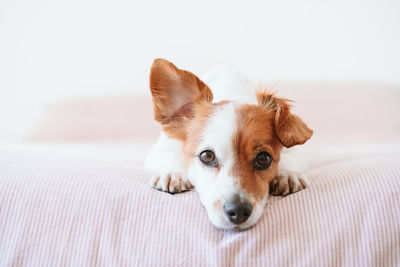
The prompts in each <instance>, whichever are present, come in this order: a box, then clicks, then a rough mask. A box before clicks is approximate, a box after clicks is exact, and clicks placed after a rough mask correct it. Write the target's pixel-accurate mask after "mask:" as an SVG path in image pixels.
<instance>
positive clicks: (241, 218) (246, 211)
mask: <svg viewBox="0 0 400 267" xmlns="http://www.w3.org/2000/svg"><path fill="white" fill-rule="evenodd" d="M252 209H253V207H252V206H251V204H250V203H249V202H246V201H240V200H239V199H237V200H234V201H232V202H227V203H225V205H224V211H225V214H226V216H228V218H229V220H230V221H231V222H233V223H234V224H241V223H243V222H245V221H246V220H247V218H249V217H250V214H251V210H252Z"/></svg>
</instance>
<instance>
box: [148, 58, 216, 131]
mask: <svg viewBox="0 0 400 267" xmlns="http://www.w3.org/2000/svg"><path fill="white" fill-rule="evenodd" d="M150 90H151V94H152V96H153V103H154V113H155V114H154V116H155V119H156V120H157V121H158V122H160V123H161V124H163V125H165V124H169V123H170V122H173V121H174V120H179V119H182V118H188V117H190V116H191V115H192V109H193V105H194V103H196V102H201V101H207V102H210V103H211V102H212V99H213V95H212V92H211V90H210V89H209V88H208V86H207V85H206V84H205V83H203V82H202V81H201V80H200V79H199V78H197V76H196V75H194V74H193V73H191V72H189V71H185V70H181V69H178V68H177V67H176V66H175V65H174V64H172V63H171V62H169V61H167V60H165V59H156V60H154V62H153V65H152V66H151V71H150Z"/></svg>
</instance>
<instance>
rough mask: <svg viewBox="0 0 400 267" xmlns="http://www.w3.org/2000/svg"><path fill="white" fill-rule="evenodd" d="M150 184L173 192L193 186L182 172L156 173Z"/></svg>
mask: <svg viewBox="0 0 400 267" xmlns="http://www.w3.org/2000/svg"><path fill="white" fill-rule="evenodd" d="M150 186H151V187H153V188H155V189H157V190H160V191H164V192H168V193H171V194H177V193H182V192H185V191H188V190H190V189H191V188H192V187H193V186H192V184H191V183H190V182H189V180H188V179H187V178H186V176H185V175H184V174H183V173H181V172H175V173H163V174H156V175H154V176H153V177H152V179H151V181H150Z"/></svg>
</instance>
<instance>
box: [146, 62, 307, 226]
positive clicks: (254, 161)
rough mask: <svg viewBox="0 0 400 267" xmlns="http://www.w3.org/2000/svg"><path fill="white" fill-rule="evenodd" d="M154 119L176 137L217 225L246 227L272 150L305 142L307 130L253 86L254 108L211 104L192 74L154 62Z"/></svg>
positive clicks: (264, 188) (256, 210)
mask: <svg viewBox="0 0 400 267" xmlns="http://www.w3.org/2000/svg"><path fill="white" fill-rule="evenodd" d="M150 88H151V92H152V95H153V102H154V109H155V119H156V120H157V121H159V122H160V123H161V125H162V126H163V130H164V132H165V133H166V134H167V135H168V136H170V137H172V138H176V139H179V140H181V141H182V143H183V149H182V153H183V155H184V159H185V166H186V171H187V174H188V177H189V179H190V181H191V183H192V184H193V185H194V186H195V189H196V191H197V192H198V194H199V196H200V200H201V202H202V204H203V205H204V207H205V208H206V210H207V213H208V216H209V219H210V221H211V222H212V223H213V224H214V225H215V226H217V227H218V228H223V229H233V228H235V229H246V228H249V227H251V226H253V225H254V224H255V223H256V222H257V221H258V220H259V218H260V217H261V215H262V212H263V208H264V205H265V203H266V201H267V198H268V194H269V184H270V182H271V181H272V180H273V179H274V178H275V176H276V175H277V172H278V163H279V159H280V151H281V149H282V147H283V146H286V147H290V146H293V145H297V144H302V143H304V142H305V141H306V140H308V139H309V138H310V137H311V135H312V131H311V130H310V129H308V128H307V126H306V125H305V124H304V123H303V122H302V121H301V119H300V118H299V117H297V116H296V115H293V114H291V113H290V111H289V105H288V104H287V103H286V102H287V101H286V100H285V99H281V98H277V97H275V96H274V95H272V94H270V93H268V92H266V91H262V90H259V91H258V92H257V100H258V105H249V104H239V103H236V102H228V101H226V102H225V101H223V102H219V103H212V92H211V90H210V89H209V88H208V87H207V85H205V84H204V83H203V82H202V81H201V80H200V79H198V78H197V77H196V76H195V75H194V74H192V73H190V72H187V71H184V70H180V69H178V68H176V67H175V66H174V65H173V64H172V63H170V62H168V61H166V60H162V59H158V60H156V61H155V62H154V63H153V66H152V70H151V75H150Z"/></svg>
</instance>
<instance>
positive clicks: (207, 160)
mask: <svg viewBox="0 0 400 267" xmlns="http://www.w3.org/2000/svg"><path fill="white" fill-rule="evenodd" d="M199 158H200V160H201V162H203V163H204V164H206V165H214V164H215V154H214V152H212V151H211V150H204V151H203V152H201V153H200V156H199Z"/></svg>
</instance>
